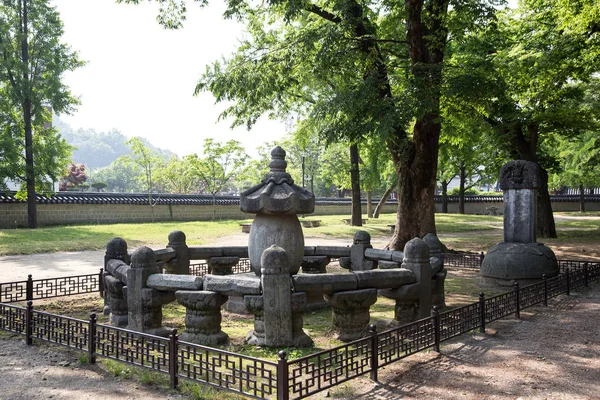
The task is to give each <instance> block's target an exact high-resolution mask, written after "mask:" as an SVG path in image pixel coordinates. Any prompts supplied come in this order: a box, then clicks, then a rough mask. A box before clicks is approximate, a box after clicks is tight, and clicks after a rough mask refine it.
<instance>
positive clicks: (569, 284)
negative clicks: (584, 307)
mask: <svg viewBox="0 0 600 400" xmlns="http://www.w3.org/2000/svg"><path fill="white" fill-rule="evenodd" d="M565 274H566V275H567V296H570V295H571V272H570V271H569V268H568V267H567V268H566V269H565Z"/></svg>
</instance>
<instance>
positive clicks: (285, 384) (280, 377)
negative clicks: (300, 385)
mask: <svg viewBox="0 0 600 400" xmlns="http://www.w3.org/2000/svg"><path fill="white" fill-rule="evenodd" d="M286 357H287V353H286V352H285V351H283V350H282V351H280V352H279V360H278V362H277V400H289V399H290V386H289V381H288V375H289V365H288V362H287V359H286Z"/></svg>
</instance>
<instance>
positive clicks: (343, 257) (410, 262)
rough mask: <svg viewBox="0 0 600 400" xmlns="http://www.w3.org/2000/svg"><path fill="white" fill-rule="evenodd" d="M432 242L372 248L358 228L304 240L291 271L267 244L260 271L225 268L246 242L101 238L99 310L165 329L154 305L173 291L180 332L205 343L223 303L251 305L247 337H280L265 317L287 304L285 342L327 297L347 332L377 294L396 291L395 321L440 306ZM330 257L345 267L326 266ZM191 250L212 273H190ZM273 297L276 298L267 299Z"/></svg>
mask: <svg viewBox="0 0 600 400" xmlns="http://www.w3.org/2000/svg"><path fill="white" fill-rule="evenodd" d="M438 244H439V241H437V238H436V237H435V236H434V235H428V236H427V237H426V238H425V239H424V240H421V239H413V241H411V242H409V244H407V248H406V249H405V251H404V252H400V251H388V250H379V249H373V248H372V246H371V244H370V236H369V235H368V233H367V232H364V231H360V232H358V233H357V234H356V235H355V237H354V242H353V244H352V246H348V247H343V246H306V247H305V250H304V259H303V262H302V273H299V274H295V275H291V276H290V273H289V272H288V270H285V271H284V270H283V269H282V265H284V264H285V262H284V261H282V260H285V259H287V258H286V257H287V256H286V255H285V252H284V251H283V250H282V249H279V250H273V251H275V252H276V254H279V253H277V251H279V252H281V253H283V255H281V256H280V255H278V256H273V257H274V258H273V257H272V258H273V260H272V262H271V264H265V262H264V261H263V262H262V267H261V271H262V274H260V276H259V274H257V273H255V272H250V273H238V274H233V273H232V266H234V265H236V264H237V263H238V262H239V260H240V258H242V257H247V256H248V248H247V247H245V246H235V247H188V246H187V245H186V243H185V234H184V233H183V232H180V231H175V232H171V234H170V235H169V244H168V247H167V248H165V249H158V250H152V249H150V248H147V247H141V248H139V249H137V250H136V251H135V252H134V253H133V254H129V253H128V251H127V244H126V242H125V241H124V240H122V239H119V238H116V239H113V240H111V241H110V242H109V243H108V245H107V251H106V256H105V269H104V276H103V278H104V298H105V314H108V315H110V317H109V321H110V322H111V323H112V324H114V325H116V326H120V327H127V328H128V329H130V330H136V331H141V332H146V333H151V334H154V335H158V336H164V335H167V334H168V330H167V329H166V328H163V327H162V306H163V305H164V304H166V303H169V302H172V301H174V300H177V301H178V302H179V303H180V304H182V305H184V306H185V307H186V309H187V314H186V315H187V317H186V333H184V337H185V339H184V340H186V341H190V342H194V343H198V344H210V345H216V344H222V343H225V342H226V341H227V340H228V336H227V334H226V333H224V332H223V331H222V330H221V325H220V323H221V308H224V309H226V310H228V311H234V312H245V313H251V314H253V315H254V321H255V323H254V331H253V332H251V333H250V334H249V336H248V342H249V343H251V344H257V345H265V344H266V345H273V343H279V345H281V343H283V342H279V340H280V339H278V336H277V335H275V336H274V337H273V336H272V335H271V337H270V336H269V333H270V330H269V328H266V329H265V326H279V325H281V323H279V322H277V323H275V322H272V323H267V321H268V320H269V318H270V319H271V321H273V319H274V321H279V320H278V318H280V317H281V315H283V314H289V315H288V316H287V317H286V318H290V321H288V322H290V326H291V327H292V330H291V331H290V332H291V333H289V334H290V335H291V336H290V338H288V339H286V341H285V343H288V345H294V346H306V345H310V344H311V343H312V340H311V339H310V338H309V337H308V336H307V335H306V334H305V333H304V331H303V330H302V324H303V322H302V314H303V312H304V311H306V310H311V309H315V308H320V307H327V306H329V307H331V308H332V312H333V320H334V321H335V328H336V330H337V332H338V338H339V339H340V340H343V341H351V340H355V339H357V338H360V337H363V336H365V335H367V334H368V326H369V309H370V306H371V305H373V304H374V303H375V302H376V300H377V296H378V295H382V296H384V297H388V298H391V299H394V300H396V308H395V318H396V319H397V320H398V321H399V322H401V323H407V322H410V321H413V320H416V319H418V318H423V317H425V316H427V315H429V312H430V310H431V307H432V305H438V306H444V290H443V287H444V279H445V277H446V270H445V269H444V266H443V260H442V255H441V251H440V247H439V245H438ZM275 249H278V248H275ZM430 254H431V255H432V256H433V257H430ZM281 257H283V258H281ZM332 259H336V260H338V262H339V265H340V266H341V267H342V268H346V269H348V272H341V273H340V271H339V269H338V270H336V271H335V272H328V270H327V268H328V266H329V265H330V264H331V260H332ZM195 260H206V261H207V263H208V265H209V267H210V273H209V274H207V275H205V276H204V277H199V276H191V275H188V272H189V267H190V264H191V263H192V262H193V261H195ZM265 271H267V272H268V271H274V272H272V273H267V274H266V275H265ZM290 278H291V279H290ZM285 282H287V283H285ZM288 285H289V286H288ZM279 292H280V293H279ZM273 293H279V294H277V295H275V298H276V299H277V300H273V299H269V298H266V297H265V296H267V297H269V296H271V295H273ZM285 293H290V295H289V296H291V297H290V298H289V302H290V303H289V304H290V305H289V307H290V309H289V310H288V311H287V312H283V313H282V311H281V310H280V309H279V308H278V307H280V306H281V307H284V306H283V305H282V304H284V303H285V301H284V300H282V299H283V298H286V296H285V295H284V294H285ZM282 296H283V297H282ZM275 298H274V299H275ZM273 304H278V305H280V306H277V307H275V309H274V310H273V309H271V310H270V309H268V308H266V305H269V307H272V306H273ZM274 315H275V316H274ZM277 315H278V316H279V317H277ZM283 324H284V325H285V324H286V323H285V321H284V323H283Z"/></svg>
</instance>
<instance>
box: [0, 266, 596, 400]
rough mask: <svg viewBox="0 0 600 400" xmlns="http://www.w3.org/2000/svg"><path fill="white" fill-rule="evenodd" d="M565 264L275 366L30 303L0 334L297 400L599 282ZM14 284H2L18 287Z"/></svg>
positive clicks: (5, 321) (7, 316)
mask: <svg viewBox="0 0 600 400" xmlns="http://www.w3.org/2000/svg"><path fill="white" fill-rule="evenodd" d="M570 262H571V264H569V265H571V266H573V267H574V270H570V269H569V268H568V267H565V273H563V274H560V275H559V276H556V277H554V278H550V279H546V278H544V279H543V280H541V281H539V282H536V283H534V284H531V285H527V286H524V287H522V288H521V287H520V286H519V285H518V284H515V286H514V287H513V289H512V290H511V291H509V292H507V293H503V294H500V295H498V296H494V297H490V298H485V296H484V295H483V293H481V294H480V297H479V300H478V301H477V302H475V303H472V304H469V305H466V306H463V307H459V308H455V309H452V310H448V311H445V312H439V310H438V309H437V308H434V309H433V310H432V315H431V316H430V317H427V318H424V319H421V320H419V321H415V322H412V323H410V324H407V325H403V326H400V327H397V328H394V329H390V330H387V331H384V332H377V330H376V328H375V326H373V325H372V326H371V327H370V332H369V335H368V336H367V337H365V338H364V339H360V340H356V341H354V342H351V343H347V344H344V345H341V346H338V347H335V348H332V349H328V350H324V351H321V352H318V353H315V354H311V355H308V356H305V357H302V358H298V359H295V360H287V356H286V353H285V352H280V353H279V359H278V360H277V361H276V362H275V361H269V360H262V359H259V358H254V357H249V356H246V355H242V354H236V353H231V352H227V351H224V350H220V349H215V348H211V347H206V346H200V345H196V344H192V343H186V342H180V341H179V340H178V336H177V332H176V331H175V330H172V331H171V335H170V337H169V338H162V337H157V336H152V335H148V334H144V333H140V332H133V331H129V330H126V329H121V328H116V327H112V326H107V325H101V324H98V323H97V322H96V315H95V314H92V315H91V316H90V319H89V320H88V321H84V320H79V319H74V318H69V317H64V316H60V315H54V314H49V313H46V312H39V311H36V310H34V308H33V305H32V301H31V300H30V301H28V304H27V307H17V306H13V305H10V304H4V303H0V329H2V330H5V331H10V332H14V333H17V334H21V335H25V337H26V341H27V343H28V344H31V343H32V341H33V339H39V340H43V341H47V342H52V343H56V344H59V345H63V346H67V347H70V348H73V349H76V350H79V351H85V352H87V353H88V360H89V362H91V363H93V362H95V361H96V358H97V357H104V358H109V359H114V360H118V361H122V362H126V363H129V364H133V365H136V366H139V367H142V368H148V369H151V370H153V371H156V372H161V373H165V374H169V376H170V383H171V386H172V387H173V388H175V387H177V385H178V380H179V379H180V378H183V379H189V380H192V381H196V382H199V383H203V384H208V385H211V386H214V387H217V388H220V389H225V390H228V391H232V392H236V393H239V394H243V395H246V396H249V397H253V398H259V399H278V400H289V399H302V398H305V397H308V396H310V395H313V394H315V393H318V392H321V391H323V390H326V389H328V388H331V387H334V386H336V385H339V384H341V383H343V382H346V381H349V380H351V379H354V378H356V377H359V376H363V375H366V374H369V377H370V378H371V379H373V380H377V371H378V369H379V368H381V367H383V366H385V365H388V364H390V363H393V362H396V361H398V360H401V359H402V358H404V357H407V356H409V355H411V354H414V353H417V352H420V351H423V350H425V349H429V348H433V349H434V350H435V351H439V349H440V343H442V342H444V341H446V340H449V339H451V338H454V337H456V336H459V335H462V334H464V333H466V332H470V331H473V330H476V329H479V331H481V332H484V331H485V327H486V324H488V323H490V322H492V321H495V320H498V319H500V318H504V317H507V316H511V315H514V316H515V317H517V318H519V317H520V312H521V310H523V309H525V308H527V307H531V306H533V305H536V304H542V303H543V304H545V305H547V302H548V299H549V298H552V297H555V296H558V295H560V294H563V293H566V294H570V291H571V290H574V289H577V288H580V287H583V286H588V285H589V283H590V282H593V281H599V280H600V264H599V263H589V262H585V261H581V262H573V261H570ZM69 278H73V277H69ZM56 279H58V282H60V279H67V278H56ZM17 283H19V282H12V283H7V284H3V285H5V286H4V287H20V286H19V285H17ZM71 292H72V291H71ZM53 293H62V292H60V291H59V292H53ZM65 293H70V292H69V291H67V292H65Z"/></svg>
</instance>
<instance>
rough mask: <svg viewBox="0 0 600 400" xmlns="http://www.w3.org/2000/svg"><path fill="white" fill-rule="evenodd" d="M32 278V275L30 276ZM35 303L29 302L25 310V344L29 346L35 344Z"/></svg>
mask: <svg viewBox="0 0 600 400" xmlns="http://www.w3.org/2000/svg"><path fill="white" fill-rule="evenodd" d="M29 278H31V275H29ZM32 335H33V302H32V301H31V300H28V301H27V308H26V309H25V343H27V344H28V345H29V346H31V345H32V344H33V338H32V337H31V336H32Z"/></svg>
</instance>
